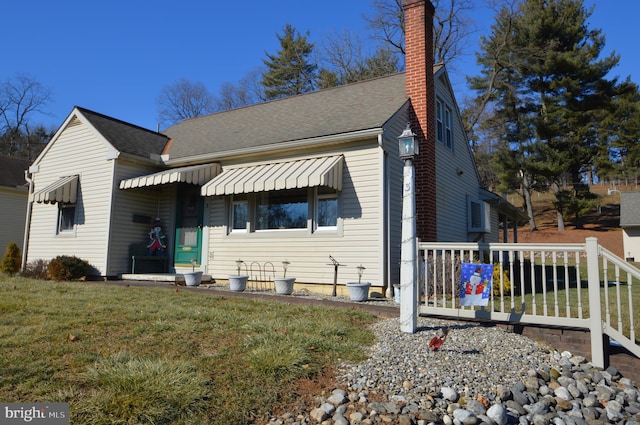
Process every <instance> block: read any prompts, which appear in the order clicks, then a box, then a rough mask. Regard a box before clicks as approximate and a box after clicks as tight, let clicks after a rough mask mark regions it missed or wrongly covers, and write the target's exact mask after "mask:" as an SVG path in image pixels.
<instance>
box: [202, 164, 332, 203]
mask: <svg viewBox="0 0 640 425" xmlns="http://www.w3.org/2000/svg"><path fill="white" fill-rule="evenodd" d="M342 164H343V157H342V155H336V156H325V157H320V158H312V159H300V160H297V161H288V162H278V163H269V164H260V165H254V166H251V167H242V168H231V169H226V170H224V171H223V172H222V173H221V174H220V175H218V176H217V177H216V178H214V179H213V180H211V181H210V182H209V183H207V184H205V185H204V186H202V192H201V193H202V196H215V195H232V194H239V193H251V192H266V191H269V190H281V189H296V188H305V187H315V186H326V187H330V188H333V189H335V190H342Z"/></svg>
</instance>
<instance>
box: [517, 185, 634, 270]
mask: <svg viewBox="0 0 640 425" xmlns="http://www.w3.org/2000/svg"><path fill="white" fill-rule="evenodd" d="M610 187H611V186H609V185H594V186H592V187H591V191H592V192H594V193H596V194H598V195H599V197H600V198H599V199H600V209H599V211H598V210H595V209H594V211H592V212H590V213H589V215H588V216H587V217H585V219H584V222H583V228H582V229H577V228H576V227H575V223H573V221H572V220H566V221H565V231H564V232H559V231H558V222H557V218H556V211H555V210H554V209H553V208H552V198H553V196H552V195H551V194H547V193H544V194H542V193H541V194H538V193H535V194H534V196H533V198H534V200H533V210H534V214H535V219H536V225H537V226H538V230H536V231H533V232H532V231H531V230H530V229H529V223H525V224H524V225H523V226H520V227H519V228H518V241H519V242H522V243H526V242H530V243H543V242H553V243H582V242H584V241H585V239H586V238H588V237H595V238H598V242H599V243H600V244H601V245H602V246H604V247H605V248H607V249H608V250H609V251H611V252H613V253H614V254H616V255H618V256H619V257H621V258H624V255H623V247H622V229H621V228H620V194H619V193H618V192H612V193H611V194H610V195H609V194H607V189H609V188H610ZM616 189H618V190H621V191H623V192H625V191H635V190H636V186H635V185H629V186H616ZM509 201H510V202H511V203H513V204H514V205H516V206H521V205H522V200H521V198H520V197H517V196H513V198H512V196H509Z"/></svg>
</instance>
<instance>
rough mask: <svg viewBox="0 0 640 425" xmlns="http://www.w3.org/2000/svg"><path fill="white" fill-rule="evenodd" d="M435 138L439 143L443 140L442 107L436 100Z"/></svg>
mask: <svg viewBox="0 0 640 425" xmlns="http://www.w3.org/2000/svg"><path fill="white" fill-rule="evenodd" d="M436 138H437V139H438V141H439V142H440V143H442V141H443V140H444V105H443V104H442V102H441V101H440V99H437V100H436Z"/></svg>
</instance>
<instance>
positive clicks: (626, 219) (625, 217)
mask: <svg viewBox="0 0 640 425" xmlns="http://www.w3.org/2000/svg"><path fill="white" fill-rule="evenodd" d="M620 226H621V227H627V226H640V192H622V193H621V194H620Z"/></svg>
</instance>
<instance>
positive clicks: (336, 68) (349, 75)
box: [318, 30, 399, 88]
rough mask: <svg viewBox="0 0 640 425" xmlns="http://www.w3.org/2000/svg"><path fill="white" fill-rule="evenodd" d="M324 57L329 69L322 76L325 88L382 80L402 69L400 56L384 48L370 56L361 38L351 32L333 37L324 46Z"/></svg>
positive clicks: (320, 79) (320, 78)
mask: <svg viewBox="0 0 640 425" xmlns="http://www.w3.org/2000/svg"><path fill="white" fill-rule="evenodd" d="M322 54H323V58H322V62H323V63H324V65H325V67H323V68H322V69H321V71H320V75H319V77H318V80H319V84H318V85H319V87H321V88H327V87H332V86H336V85H340V84H349V83H354V82H356V81H362V80H366V79H369V78H375V77H381V76H384V75H389V74H393V73H394V72H398V70H399V67H398V62H399V59H398V56H399V55H398V54H397V53H395V52H392V51H391V50H390V49H389V48H388V47H387V46H384V47H378V48H377V49H376V50H375V52H374V53H373V54H372V55H368V54H367V53H365V51H364V47H363V43H362V41H361V40H360V38H359V37H358V36H357V35H354V34H353V33H351V32H349V31H348V30H346V31H343V32H341V33H338V34H336V35H334V36H330V37H329V38H328V39H327V41H326V42H325V43H324V44H323V45H322Z"/></svg>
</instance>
